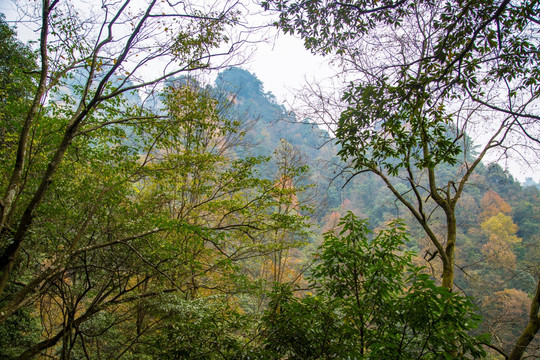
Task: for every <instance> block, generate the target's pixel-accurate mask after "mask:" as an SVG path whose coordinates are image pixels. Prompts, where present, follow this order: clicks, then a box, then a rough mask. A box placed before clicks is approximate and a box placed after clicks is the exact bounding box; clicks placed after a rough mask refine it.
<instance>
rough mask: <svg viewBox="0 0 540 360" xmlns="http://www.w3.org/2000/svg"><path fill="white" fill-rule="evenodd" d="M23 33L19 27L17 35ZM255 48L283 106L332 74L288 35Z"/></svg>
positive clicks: (256, 64)
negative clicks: (309, 86)
mask: <svg viewBox="0 0 540 360" xmlns="http://www.w3.org/2000/svg"><path fill="white" fill-rule="evenodd" d="M252 6H253V5H252ZM250 7H251V6H250ZM14 10H15V5H14V4H13V3H12V2H11V1H5V0H2V1H0V12H2V13H5V14H6V17H7V19H8V20H10V17H15V16H16V15H15V12H14ZM23 31H24V29H22V28H20V27H19V34H20V35H23V34H22V33H23ZM270 34H272V31H270ZM22 37H24V35H23V36H22ZM254 49H255V52H254V53H253V55H252V57H251V59H250V60H249V61H248V62H247V63H245V64H244V65H243V66H242V67H243V68H245V69H246V70H249V71H250V72H252V73H254V74H255V75H256V76H257V78H259V80H261V81H262V82H263V85H264V89H265V91H270V92H272V93H273V94H274V95H275V96H276V100H277V101H278V103H285V106H287V104H288V103H291V102H293V100H292V99H293V97H294V94H295V91H297V90H299V89H300V88H301V87H302V86H303V84H305V82H306V81H310V82H313V81H322V80H324V79H325V78H328V77H329V76H331V75H332V73H333V72H332V70H331V67H330V66H329V65H328V64H327V63H326V59H325V58H323V57H320V56H315V55H313V54H311V53H310V52H309V51H307V50H305V49H304V47H303V42H302V41H301V40H300V39H297V38H294V37H292V36H290V35H283V34H280V35H278V36H275V37H273V38H272V39H271V40H270V41H268V42H266V43H260V44H257V45H256V46H255V47H254ZM501 166H503V167H504V168H509V169H510V172H511V173H512V175H513V176H514V177H515V178H517V179H518V180H520V181H524V180H525V178H527V177H532V178H533V179H534V180H535V181H536V182H540V169H531V168H530V167H527V166H523V165H522V164H517V163H512V162H507V163H502V164H501Z"/></svg>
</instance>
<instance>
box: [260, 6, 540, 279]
mask: <svg viewBox="0 0 540 360" xmlns="http://www.w3.org/2000/svg"><path fill="white" fill-rule="evenodd" d="M263 6H265V7H266V9H274V10H277V11H278V12H279V20H278V21H277V23H276V24H277V25H278V26H279V27H281V28H282V29H283V30H284V31H285V32H289V33H296V34H299V35H300V36H301V37H302V38H303V39H304V44H305V46H306V48H307V49H309V50H311V51H312V52H314V53H319V54H322V55H329V54H332V55H335V59H336V62H337V63H338V64H340V65H341V66H343V69H344V73H345V74H350V75H349V78H350V79H352V81H351V82H350V83H349V85H348V86H346V87H345V90H344V91H343V96H342V101H343V103H344V108H345V109H344V110H343V111H342V112H341V114H340V116H339V120H338V122H337V124H335V125H337V130H336V135H337V138H338V142H339V143H340V145H341V146H342V149H341V151H340V155H341V156H342V158H343V159H345V160H349V161H350V162H351V166H352V168H353V169H354V170H353V174H358V173H361V172H364V171H369V172H373V173H375V174H376V175H378V176H379V177H380V178H381V179H383V181H384V182H385V183H386V185H387V187H388V188H389V189H390V191H391V192H392V193H393V194H394V196H395V197H396V198H397V199H398V200H399V201H400V202H401V203H402V204H403V206H405V207H406V208H407V209H408V211H410V213H411V214H412V215H413V216H414V218H415V219H416V220H417V222H418V223H419V224H420V226H421V227H422V228H423V230H424V231H425V233H426V234H427V236H428V237H429V239H430V241H431V242H432V243H433V244H434V246H435V247H436V249H437V250H436V252H435V253H434V254H431V256H430V259H433V258H434V257H438V258H439V259H440V260H441V262H442V268H443V270H442V283H443V286H445V287H446V288H448V289H452V288H453V285H454V262H455V250H456V246H457V224H456V216H455V214H456V206H458V201H459V199H460V198H461V196H462V194H463V191H464V188H465V186H466V185H467V183H468V182H469V179H470V178H471V176H472V175H473V173H474V171H475V170H476V169H478V168H479V165H480V164H481V161H483V160H484V159H485V158H486V155H487V154H488V153H491V154H493V153H497V151H498V155H499V156H508V155H509V154H510V153H511V152H512V151H514V154H516V152H517V156H518V157H526V156H527V155H530V156H533V157H534V156H537V154H538V153H539V152H538V145H539V141H538V138H539V136H538V131H539V126H538V124H539V120H540V116H539V115H538V112H537V109H536V107H535V105H534V104H535V102H536V101H537V99H538V97H539V96H540V93H539V92H538V84H539V83H540V71H539V70H538V69H539V67H538V58H539V56H540V42H539V40H540V38H538V24H539V23H540V21H539V20H540V19H539V18H538V14H539V13H540V11H539V10H540V8H539V4H538V2H536V1H522V2H517V3H512V2H510V1H491V0H488V1H476V0H472V1H467V2H465V3H463V2H457V1H443V2H431V1H407V0H404V1H383V2H381V3H379V2H378V3H376V4H375V3H373V2H369V1H363V0H360V1H348V2H334V1H302V2H297V1H281V0H270V1H265V2H264V3H263ZM487 119H489V123H488V122H487V121H485V120H487ZM474 134H481V138H482V140H481V143H482V145H481V146H480V148H479V149H478V150H475V149H474V148H473V146H472V145H471V144H472V142H471V140H470V138H469V137H468V135H474ZM531 149H533V151H530V152H528V151H529V150H531ZM492 156H493V155H492ZM441 168H450V169H451V171H450V172H447V173H446V174H444V175H443V176H440V174H441V172H440V171H438V172H436V169H439V170H440V169H441ZM353 176H354V175H353ZM403 184H405V185H406V188H405V189H404V190H403V191H402V189H403V186H402V185H403ZM438 217H441V218H443V219H444V222H445V225H446V231H445V232H446V234H445V235H444V236H443V237H440V236H437V234H436V232H435V231H434V229H433V226H432V220H437V218H438Z"/></svg>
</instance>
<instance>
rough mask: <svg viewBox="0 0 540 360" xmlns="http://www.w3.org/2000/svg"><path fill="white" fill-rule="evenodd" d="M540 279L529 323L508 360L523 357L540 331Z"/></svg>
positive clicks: (516, 359)
mask: <svg viewBox="0 0 540 360" xmlns="http://www.w3.org/2000/svg"><path fill="white" fill-rule="evenodd" d="M539 310H540V279H539V280H538V283H537V284H536V292H535V294H534V297H533V299H532V302H531V311H530V312H529V323H528V324H527V326H526V327H525V329H524V330H523V332H522V333H521V335H520V336H519V338H518V340H517V341H516V344H515V345H514V348H513V349H512V352H511V353H510V356H509V357H508V360H519V359H521V357H522V356H523V353H524V352H525V350H526V349H527V346H529V344H530V342H531V341H532V340H533V339H534V337H535V336H536V333H537V332H538V330H540V314H539V312H538V311H539Z"/></svg>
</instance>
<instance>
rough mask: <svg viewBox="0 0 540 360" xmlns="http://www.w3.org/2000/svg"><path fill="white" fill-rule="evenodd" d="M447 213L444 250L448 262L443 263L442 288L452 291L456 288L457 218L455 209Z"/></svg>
mask: <svg viewBox="0 0 540 360" xmlns="http://www.w3.org/2000/svg"><path fill="white" fill-rule="evenodd" d="M445 212H446V225H447V230H446V231H447V235H446V246H445V248H444V250H445V254H446V261H443V273H442V286H443V287H445V288H447V289H448V290H450V291H452V289H453V288H454V261H455V260H454V258H455V249H456V233H457V229H456V217H455V214H454V212H453V209H448V211H445Z"/></svg>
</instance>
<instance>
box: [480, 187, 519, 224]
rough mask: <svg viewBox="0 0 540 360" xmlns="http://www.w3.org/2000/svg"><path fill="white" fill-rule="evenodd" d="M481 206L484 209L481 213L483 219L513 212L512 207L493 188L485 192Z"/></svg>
mask: <svg viewBox="0 0 540 360" xmlns="http://www.w3.org/2000/svg"><path fill="white" fill-rule="evenodd" d="M480 206H481V207H482V209H483V211H482V213H481V214H480V218H481V219H482V220H483V221H484V220H487V219H489V218H490V217H492V216H495V215H497V214H498V213H503V214H506V215H508V214H510V213H511V212H512V207H511V206H510V205H508V203H507V202H506V201H504V200H503V198H501V197H500V196H499V194H497V193H496V192H495V191H493V190H488V191H487V192H486V193H485V194H484V196H483V197H482V199H481V200H480Z"/></svg>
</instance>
